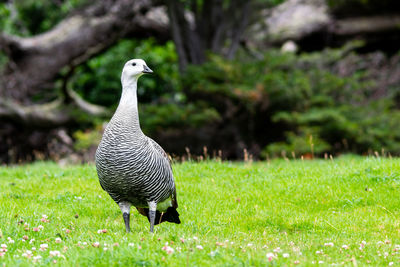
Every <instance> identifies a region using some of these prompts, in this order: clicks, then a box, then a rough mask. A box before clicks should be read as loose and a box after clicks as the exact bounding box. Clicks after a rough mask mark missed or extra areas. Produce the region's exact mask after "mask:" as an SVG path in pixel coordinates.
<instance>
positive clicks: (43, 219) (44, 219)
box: [40, 214, 49, 223]
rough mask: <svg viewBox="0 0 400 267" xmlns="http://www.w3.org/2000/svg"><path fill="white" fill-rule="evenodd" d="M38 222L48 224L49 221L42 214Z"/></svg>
mask: <svg viewBox="0 0 400 267" xmlns="http://www.w3.org/2000/svg"><path fill="white" fill-rule="evenodd" d="M40 221H41V222H45V223H48V222H49V220H48V219H47V215H45V214H43V215H42V218H40Z"/></svg>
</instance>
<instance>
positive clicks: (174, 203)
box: [148, 137, 178, 209]
mask: <svg viewBox="0 0 400 267" xmlns="http://www.w3.org/2000/svg"><path fill="white" fill-rule="evenodd" d="M148 139H149V142H150V143H151V144H152V145H153V147H154V148H155V149H156V151H157V152H158V153H160V155H162V156H163V157H164V158H165V159H166V160H167V162H168V163H169V167H170V169H171V173H172V166H171V164H172V162H171V158H170V157H169V156H168V154H167V153H165V151H164V149H163V148H162V147H161V146H160V145H159V144H157V142H156V141H154V140H153V139H151V138H150V137H148ZM171 199H172V206H173V207H174V208H175V209H176V208H178V201H177V199H176V187H175V183H174V191H173V192H172V195H171Z"/></svg>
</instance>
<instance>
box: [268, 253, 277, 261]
mask: <svg viewBox="0 0 400 267" xmlns="http://www.w3.org/2000/svg"><path fill="white" fill-rule="evenodd" d="M267 259H268V261H273V260H274V259H276V255H275V254H274V253H272V252H268V253H267Z"/></svg>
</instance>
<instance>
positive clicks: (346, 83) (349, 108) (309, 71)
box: [182, 44, 400, 155]
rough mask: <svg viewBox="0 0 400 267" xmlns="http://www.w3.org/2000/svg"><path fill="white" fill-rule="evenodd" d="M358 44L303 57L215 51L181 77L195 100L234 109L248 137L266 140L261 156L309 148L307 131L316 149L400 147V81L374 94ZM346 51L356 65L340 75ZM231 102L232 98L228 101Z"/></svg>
mask: <svg viewBox="0 0 400 267" xmlns="http://www.w3.org/2000/svg"><path fill="white" fill-rule="evenodd" d="M358 45H359V44H350V45H348V46H346V47H344V48H342V49H327V50H325V51H323V52H320V53H312V54H302V55H298V56H296V55H293V54H289V53H287V54H285V53H281V52H280V51H275V50H270V51H268V52H267V53H266V54H265V56H264V58H263V59H261V60H252V59H248V58H241V59H240V60H234V61H225V60H223V59H221V58H219V57H215V56H212V57H210V61H209V62H207V63H205V64H204V65H202V66H191V67H190V68H189V69H188V72H187V73H186V75H185V76H184V77H183V82H182V84H183V87H184V88H185V92H187V93H188V95H189V96H191V99H195V98H200V99H203V100H206V102H207V103H208V106H209V107H214V108H215V109H216V110H218V111H219V113H220V117H221V118H222V120H224V119H227V117H224V116H223V114H226V113H229V112H227V109H231V110H232V112H231V113H233V114H234V115H233V116H232V117H233V121H234V122H233V123H237V126H236V127H237V128H239V131H241V135H242V138H243V140H244V141H245V142H248V143H252V142H254V141H255V142H257V143H258V144H263V143H264V144H268V146H267V147H266V148H265V150H264V155H266V154H268V153H272V154H275V155H276V154H280V152H281V151H282V150H286V151H287V152H291V151H294V152H296V153H303V154H304V153H310V152H311V148H310V145H309V144H308V141H307V140H308V139H309V138H310V136H313V138H314V147H313V149H314V152H315V153H316V154H317V155H318V154H319V155H321V154H323V153H324V152H331V153H332V152H343V151H351V152H357V153H366V152H368V151H375V150H378V151H380V150H381V149H385V150H386V151H390V152H391V153H394V154H398V153H399V152H398V151H400V150H399V149H400V124H399V123H398V121H399V116H400V111H399V110H398V109H396V107H395V99H394V97H395V92H396V87H395V86H394V87H393V88H388V93H387V94H386V95H384V96H381V97H378V98H376V97H374V92H375V91H376V90H377V88H378V86H377V85H376V82H375V80H372V78H371V77H370V76H369V75H370V71H369V70H368V68H367V69H366V68H365V62H364V63H363V64H359V63H358V62H362V61H363V58H361V57H358V56H357V55H355V54H352V53H348V51H349V50H350V49H351V47H354V46H358ZM346 51H347V52H346ZM347 58H350V60H349V63H348V64H350V63H351V64H352V65H353V67H354V66H355V67H354V70H353V71H351V72H349V74H347V75H346V76H343V75H339V74H336V71H337V69H338V67H337V65H336V64H343V62H346V60H347ZM358 65H359V66H360V67H357V66H358ZM342 66H343V65H342ZM227 102H231V103H232V105H226V106H223V105H224V103H227ZM235 112H236V113H235ZM240 116H242V122H239V120H240ZM228 119H229V118H228ZM243 123H245V124H243ZM249 125H253V126H251V127H252V129H255V130H251V128H250V126H249ZM262 125H265V126H262ZM245 127H248V128H245ZM263 127H264V128H263ZM274 132H277V134H276V133H275V135H274ZM284 133H285V134H284ZM268 134H269V135H268Z"/></svg>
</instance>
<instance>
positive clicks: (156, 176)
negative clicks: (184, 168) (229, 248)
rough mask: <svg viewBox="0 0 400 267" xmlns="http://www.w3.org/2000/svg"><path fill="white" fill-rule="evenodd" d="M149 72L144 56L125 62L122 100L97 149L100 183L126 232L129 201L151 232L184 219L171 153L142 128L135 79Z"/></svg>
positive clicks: (122, 77) (122, 78)
mask: <svg viewBox="0 0 400 267" xmlns="http://www.w3.org/2000/svg"><path fill="white" fill-rule="evenodd" d="M149 72H152V71H151V70H150V69H149V68H148V67H147V66H146V63H145V62H144V61H143V60H141V59H133V60H130V61H128V62H127V63H126V64H125V66H124V69H123V71H122V76H121V82H122V87H123V89H122V95H121V100H120V103H119V105H118V108H117V110H116V112H115V114H114V116H113V117H112V119H111V121H110V122H109V123H108V125H107V127H106V129H105V131H104V134H103V138H102V140H101V142H100V144H99V147H98V148H97V151H96V168H97V174H98V176H99V181H100V185H101V187H102V188H103V189H104V190H105V191H106V192H107V193H108V194H109V195H110V196H111V198H112V199H113V200H114V201H115V202H116V203H117V204H118V205H119V207H120V208H121V211H122V213H123V217H124V221H125V226H126V231H127V232H129V231H130V227H129V217H130V216H129V214H130V206H131V205H133V206H135V207H136V208H137V209H138V211H139V212H140V213H141V214H143V215H145V216H147V217H148V219H149V222H150V231H151V232H152V231H153V226H154V224H158V223H161V222H163V221H169V222H174V223H180V220H179V214H178V212H177V211H176V208H177V207H178V203H177V201H176V190H175V183H174V178H173V174H172V169H171V164H170V162H169V159H168V156H167V154H166V153H165V152H164V150H163V149H162V148H161V147H160V146H159V145H158V144H157V143H156V142H155V141H154V140H152V139H151V138H149V137H147V136H145V135H144V134H143V132H142V130H141V129H140V124H139V116H138V109H137V97H136V89H137V79H138V78H139V77H140V76H141V75H142V74H143V73H149Z"/></svg>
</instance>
